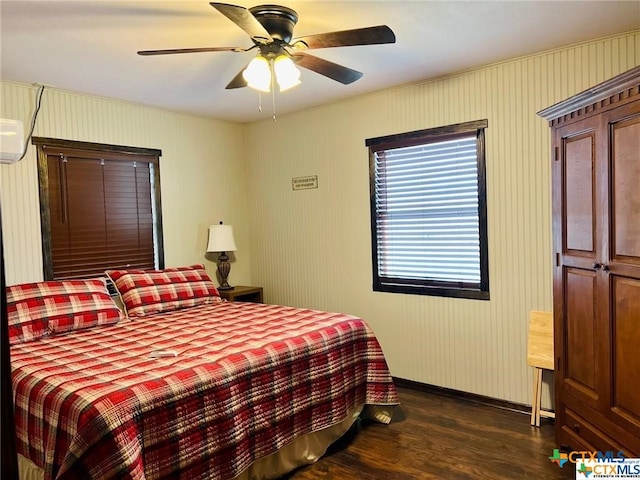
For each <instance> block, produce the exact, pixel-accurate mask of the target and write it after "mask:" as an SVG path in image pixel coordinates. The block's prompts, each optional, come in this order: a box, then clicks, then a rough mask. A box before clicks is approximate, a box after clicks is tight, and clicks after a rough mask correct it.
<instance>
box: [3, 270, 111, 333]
mask: <svg viewBox="0 0 640 480" xmlns="http://www.w3.org/2000/svg"><path fill="white" fill-rule="evenodd" d="M7 313H8V314H9V341H10V343H12V344H16V343H22V342H27V341H29V340H34V339H37V338H40V337H44V336H46V335H49V333H61V332H67V331H70V330H78V329H81V328H88V327H93V326H96V325H109V324H112V323H116V322H118V321H119V320H120V319H121V318H122V312H121V311H120V309H119V308H118V307H117V305H116V304H115V303H114V301H113V299H112V298H111V296H110V295H109V292H108V291H107V285H106V281H105V279H104V278H94V279H90V280H59V281H48V282H36V283H26V284H22V285H13V286H10V287H7Z"/></svg>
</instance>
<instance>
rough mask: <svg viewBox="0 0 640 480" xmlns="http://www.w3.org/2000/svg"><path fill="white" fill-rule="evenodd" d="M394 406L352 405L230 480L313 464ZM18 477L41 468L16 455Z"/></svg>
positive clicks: (35, 476) (35, 474)
mask: <svg viewBox="0 0 640 480" xmlns="http://www.w3.org/2000/svg"><path fill="white" fill-rule="evenodd" d="M393 409H394V406H393V405H390V406H381V405H367V406H366V407H365V408H364V409H363V407H362V406H359V407H356V408H354V409H353V410H352V411H351V412H350V413H349V415H348V416H347V417H346V418H345V419H344V420H343V421H342V422H340V423H337V424H335V425H333V426H331V427H328V428H325V429H323V430H320V431H318V432H312V433H309V434H307V435H303V436H302V437H300V438H297V439H295V440H294V441H293V442H291V443H290V444H289V445H286V446H285V447H283V448H281V449H280V450H278V451H277V452H275V453H272V454H271V455H267V456H266V457H264V458H261V459H258V460H256V461H255V462H254V463H253V464H252V465H250V466H249V468H247V469H246V470H245V471H244V472H242V473H241V474H240V475H238V476H237V477H235V478H233V479H232V480H267V479H273V478H278V477H281V476H282V475H284V474H285V473H287V472H290V471H292V470H295V469H296V468H298V467H302V466H304V465H310V464H312V463H315V462H316V461H317V460H318V459H319V458H320V457H322V456H323V455H324V454H325V452H326V451H327V448H329V446H330V445H331V444H332V443H334V442H335V441H336V440H338V439H339V438H340V437H342V436H343V435H344V434H345V433H346V432H347V431H348V430H349V429H350V428H351V426H352V425H353V424H354V423H355V422H356V420H357V419H358V417H362V418H366V419H371V420H375V421H377V422H380V423H389V422H390V421H391V417H392V415H393ZM18 469H19V475H18V478H19V480H43V479H44V470H43V469H41V468H39V467H38V466H37V465H35V464H34V463H33V462H32V461H31V460H29V459H27V458H25V457H23V456H22V455H20V454H18Z"/></svg>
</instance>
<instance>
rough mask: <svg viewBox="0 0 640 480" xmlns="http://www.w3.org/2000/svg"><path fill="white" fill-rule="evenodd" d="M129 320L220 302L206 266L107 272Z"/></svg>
mask: <svg viewBox="0 0 640 480" xmlns="http://www.w3.org/2000/svg"><path fill="white" fill-rule="evenodd" d="M106 273H107V275H108V276H109V278H111V280H112V281H113V283H114V285H115V286H116V289H117V290H118V293H120V296H121V298H122V303H124V305H125V307H126V309H127V314H128V315H129V316H130V317H142V316H144V315H150V314H153V313H159V312H167V311H170V310H177V309H179V308H188V307H195V306H196V305H204V304H206V303H214V302H219V301H220V295H219V294H218V289H217V288H216V287H215V285H214V284H213V282H212V281H211V278H209V275H207V272H206V271H205V269H204V265H192V266H190V267H178V268H166V269H164V270H107V272H106Z"/></svg>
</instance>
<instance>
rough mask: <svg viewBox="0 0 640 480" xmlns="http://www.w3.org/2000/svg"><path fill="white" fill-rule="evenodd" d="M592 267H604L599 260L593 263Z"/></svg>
mask: <svg viewBox="0 0 640 480" xmlns="http://www.w3.org/2000/svg"><path fill="white" fill-rule="evenodd" d="M591 267H592V268H593V269H594V270H600V267H602V264H600V263H598V262H593V265H591Z"/></svg>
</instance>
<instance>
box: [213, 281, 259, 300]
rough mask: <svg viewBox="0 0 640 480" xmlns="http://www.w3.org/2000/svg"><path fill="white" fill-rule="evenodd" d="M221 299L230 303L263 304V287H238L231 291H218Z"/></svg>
mask: <svg viewBox="0 0 640 480" xmlns="http://www.w3.org/2000/svg"><path fill="white" fill-rule="evenodd" d="M218 293H219V294H220V297H221V298H224V299H225V300H228V301H230V302H253V303H262V287H249V286H246V285H236V286H235V287H233V289H230V290H218Z"/></svg>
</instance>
